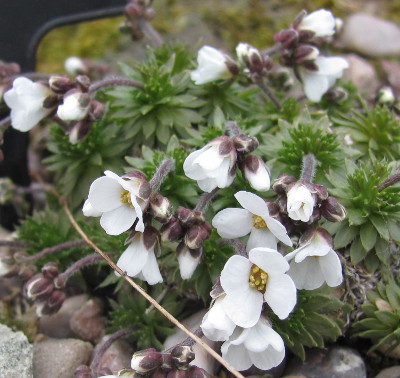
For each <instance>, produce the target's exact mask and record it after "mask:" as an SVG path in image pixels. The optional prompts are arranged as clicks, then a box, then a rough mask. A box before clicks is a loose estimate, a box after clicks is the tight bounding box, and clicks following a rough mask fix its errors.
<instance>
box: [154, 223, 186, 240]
mask: <svg viewBox="0 0 400 378" xmlns="http://www.w3.org/2000/svg"><path fill="white" fill-rule="evenodd" d="M160 233H161V240H162V241H170V242H175V241H178V240H179V239H180V238H182V236H183V228H182V226H181V223H180V222H179V220H178V219H177V218H175V217H172V218H171V219H170V220H169V221H168V222H167V223H165V224H163V225H162V226H161V229H160Z"/></svg>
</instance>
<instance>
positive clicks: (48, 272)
mask: <svg viewBox="0 0 400 378" xmlns="http://www.w3.org/2000/svg"><path fill="white" fill-rule="evenodd" d="M41 271H42V274H43V277H44V278H48V279H49V280H52V279H54V278H55V277H57V276H58V274H59V271H58V265H57V263H55V262H48V263H47V264H45V265H43V267H42V269H41Z"/></svg>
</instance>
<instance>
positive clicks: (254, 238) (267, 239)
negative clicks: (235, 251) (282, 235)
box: [246, 228, 277, 251]
mask: <svg viewBox="0 0 400 378" xmlns="http://www.w3.org/2000/svg"><path fill="white" fill-rule="evenodd" d="M258 247H262V248H271V249H276V248H277V240H276V237H275V235H274V234H273V233H272V232H270V231H269V230H267V229H266V228H260V229H257V228H253V229H252V230H251V233H250V237H249V240H247V245H246V249H247V250H248V251H251V250H252V249H254V248H258Z"/></svg>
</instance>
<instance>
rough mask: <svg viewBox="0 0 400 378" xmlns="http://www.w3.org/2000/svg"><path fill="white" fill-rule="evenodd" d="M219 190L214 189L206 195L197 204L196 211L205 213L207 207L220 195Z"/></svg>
mask: <svg viewBox="0 0 400 378" xmlns="http://www.w3.org/2000/svg"><path fill="white" fill-rule="evenodd" d="M218 191H219V188H215V189H213V190H212V191H211V192H210V193H204V194H203V195H202V196H201V197H200V200H199V202H198V203H197V205H196V207H195V208H194V211H205V209H206V208H207V206H208V205H209V204H210V202H211V200H212V199H213V198H214V196H215V195H216V194H217V193H218Z"/></svg>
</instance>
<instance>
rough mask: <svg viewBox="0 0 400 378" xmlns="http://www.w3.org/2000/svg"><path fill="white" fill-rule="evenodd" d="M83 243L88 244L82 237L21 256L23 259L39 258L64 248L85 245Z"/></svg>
mask: <svg viewBox="0 0 400 378" xmlns="http://www.w3.org/2000/svg"><path fill="white" fill-rule="evenodd" d="M83 245H86V242H85V241H84V240H81V239H79V240H72V241H67V242H65V243H61V244H57V245H55V246H53V247H49V248H45V249H43V250H41V251H40V252H39V253H36V254H35V255H30V256H23V257H21V261H35V260H39V259H41V258H42V257H44V256H47V255H50V254H51V253H55V252H59V251H62V250H64V249H68V248H73V247H79V246H83Z"/></svg>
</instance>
